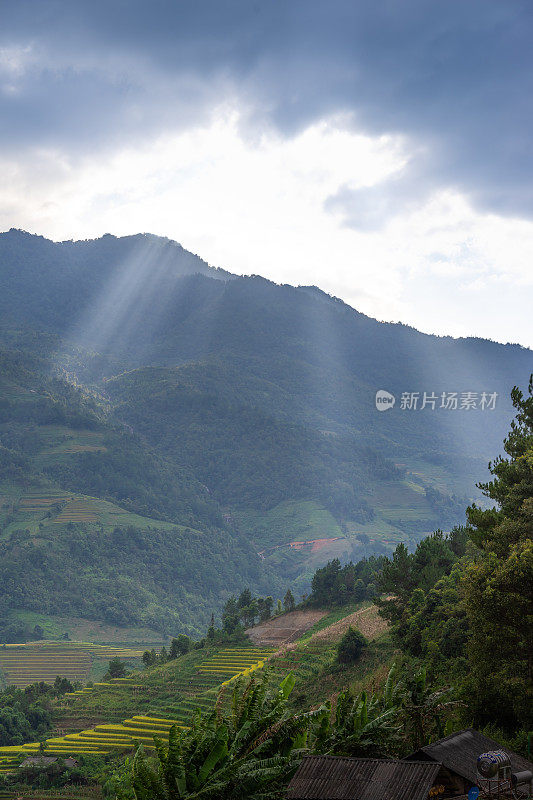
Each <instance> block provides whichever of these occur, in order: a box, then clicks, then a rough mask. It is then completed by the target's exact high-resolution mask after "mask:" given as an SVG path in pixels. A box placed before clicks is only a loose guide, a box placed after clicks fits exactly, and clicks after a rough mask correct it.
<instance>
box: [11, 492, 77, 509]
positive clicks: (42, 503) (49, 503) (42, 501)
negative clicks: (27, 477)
mask: <svg viewBox="0 0 533 800" xmlns="http://www.w3.org/2000/svg"><path fill="white" fill-rule="evenodd" d="M70 499H71V496H70V495H66V494H62V493H61V492H56V493H50V494H34V493H32V492H29V493H27V494H25V495H24V497H21V499H20V500H19V503H18V505H19V507H20V508H21V509H22V510H24V511H48V509H49V508H52V507H53V506H55V505H57V504H58V503H64V502H66V501H69V500H70Z"/></svg>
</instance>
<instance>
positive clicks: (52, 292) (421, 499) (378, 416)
mask: <svg viewBox="0 0 533 800" xmlns="http://www.w3.org/2000/svg"><path fill="white" fill-rule="evenodd" d="M0 288H1V292H0V310H1V326H0V346H1V352H0V358H1V365H2V372H1V377H0V387H1V406H0V445H1V450H0V456H1V463H0V478H1V481H2V483H1V484H0V495H1V497H2V508H1V514H0V520H1V526H2V532H1V539H0V545H1V547H2V568H3V570H4V578H5V580H4V581H3V585H2V589H3V591H4V600H3V601H2V602H3V603H4V606H3V608H4V609H5V610H6V611H8V613H9V615H11V616H9V620H10V622H9V625H11V624H12V623H13V624H15V625H16V624H18V622H17V620H19V619H20V618H21V617H20V614H21V613H22V612H24V611H29V610H31V611H32V613H33V611H34V610H35V609H36V608H40V609H41V610H43V612H44V613H46V614H50V615H54V614H63V615H67V614H69V613H70V614H74V615H77V616H80V617H83V616H84V615H86V616H87V617H88V618H101V619H104V620H106V621H109V622H111V621H112V622H116V623H119V622H120V623H122V624H130V623H131V624H144V625H149V626H151V627H154V626H155V627H156V628H158V629H159V630H161V631H168V630H170V629H172V630H173V631H175V632H178V629H179V630H187V631H191V632H193V631H198V630H200V629H201V628H202V626H203V625H205V623H206V622H207V620H208V618H209V616H210V613H211V612H212V611H219V610H220V609H221V607H222V605H223V603H224V602H225V600H226V599H227V596H228V593H229V589H228V587H229V586H231V589H232V590H241V589H242V588H243V587H244V586H246V585H251V586H253V587H254V588H255V589H256V590H260V591H262V592H264V593H272V592H278V593H282V592H284V591H285V590H286V588H287V586H288V585H289V584H290V585H291V587H292V589H293V590H294V592H295V593H296V594H298V593H301V592H307V591H308V590H309V587H310V581H311V577H312V575H313V573H314V571H315V570H316V568H317V567H321V566H323V565H324V564H325V563H326V562H327V561H328V560H330V559H332V558H338V559H339V560H340V561H341V562H345V561H347V560H350V559H352V560H355V561H356V560H358V559H360V558H362V557H364V556H370V555H372V554H375V555H385V554H387V553H389V554H390V553H391V552H392V551H393V550H394V548H395V547H396V546H397V545H398V544H399V543H401V542H405V543H406V544H407V545H408V547H409V548H411V549H412V548H414V547H415V546H416V544H417V542H418V541H419V540H420V539H421V538H422V537H423V536H425V535H427V534H428V533H430V532H431V531H433V530H435V529H436V528H442V529H445V530H449V529H450V528H451V527H452V526H453V525H454V524H458V523H462V522H464V509H465V508H466V506H467V505H468V503H470V502H472V500H474V499H476V498H477V499H478V500H479V498H480V494H479V492H478V490H477V489H476V488H475V482H476V480H479V479H480V478H481V479H483V478H484V476H485V475H487V472H486V463H487V460H488V458H490V457H491V455H492V454H493V453H494V452H495V451H496V450H497V448H498V446H499V442H500V441H501V439H502V438H503V436H504V434H505V431H506V430H507V429H508V425H509V421H510V419H511V415H512V407H511V404H510V400H509V395H510V391H511V388H512V386H513V385H515V384H520V383H522V384H523V382H524V381H525V380H526V379H527V377H528V375H529V374H530V372H531V371H532V370H533V356H532V353H531V351H529V350H527V349H525V348H522V347H519V346H517V345H505V346H504V345H499V344H496V343H493V342H488V341H483V340H475V339H465V340H454V339H451V338H446V337H445V338H439V337H435V336H426V335H423V334H420V333H418V332H417V331H415V330H413V329H411V328H408V327H406V326H404V325H395V324H388V323H387V324H386V323H380V322H377V321H376V320H372V319H370V318H368V317H365V316H364V315H362V314H360V313H358V312H357V311H356V310H354V309H352V308H350V307H349V306H347V305H346V304H344V303H343V302H341V301H339V300H336V299H334V298H331V297H329V296H328V295H326V294H324V293H323V292H321V291H320V290H318V289H316V288H314V287H297V288H296V287H291V286H286V285H282V286H278V285H276V284H274V283H271V282H269V281H267V280H264V279H262V278H259V277H257V276H252V277H236V276H232V275H230V274H229V273H227V272H225V271H223V270H217V269H214V268H212V267H210V266H209V265H207V264H206V263H205V262H203V261H202V260H201V259H200V258H198V257H197V256H193V255H192V254H190V253H187V251H185V250H183V248H181V247H180V246H179V245H177V244H176V243H174V242H171V241H169V240H166V239H160V238H158V237H154V236H149V235H138V236H130V237H124V238H123V239H117V238H115V237H113V236H108V235H106V236H104V237H102V239H98V240H91V241H80V242H63V243H54V242H50V241H48V240H46V239H43V238H42V237H39V236H32V235H30V234H27V233H24V232H22V231H16V230H11V231H9V232H8V233H5V234H0ZM379 389H384V390H387V391H389V392H392V393H394V395H395V396H396V403H395V405H394V407H393V408H392V409H390V410H389V411H387V412H385V413H380V412H379V411H377V410H376V405H375V395H376V391H378V390H379ZM404 393H407V394H412V393H414V394H415V395H417V396H418V400H417V407H416V408H407V407H405V403H402V401H401V397H402V395H403V394H404ZM424 393H426V395H428V396H433V397H434V398H435V399H434V400H433V404H432V403H431V402H429V403H426V407H425V408H424V409H422V408H421V405H422V404H423V401H422V397H423V395H424ZM443 393H444V395H445V396H446V397H447V396H448V395H449V394H450V393H457V397H458V398H459V405H458V407H457V408H455V409H454V407H453V405H452V406H451V407H449V408H444V407H441V405H442V402H441V397H442V394H443ZM483 393H485V396H486V397H488V396H492V395H494V397H495V398H496V402H495V403H493V406H492V407H491V406H489V407H485V405H484V404H483V403H482V401H481V398H482V396H483ZM465 395H468V396H472V397H474V398H475V400H474V402H473V404H472V403H471V404H470V405H468V403H466V404H465V405H464V407H463V408H461V398H462V397H463V396H465ZM121 552H122V553H123V555H124V558H123V560H122V561H121V558H120V553H121ZM22 564H25V565H27V567H26V568H25V570H24V571H23V570H22ZM59 572H60V573H61V575H62V578H61V580H62V581H63V583H62V584H61V586H62V587H63V588H62V591H61V592H60V593H58V592H57V591H56V589H57V584H55V579H56V577H55V576H56V575H57V573H59ZM7 587H9V588H7ZM32 592H33V597H32V596H31V595H32ZM59 594H61V595H62V596H61V598H59ZM56 595H57V597H56ZM66 597H68V598H70V599H69V600H66V599H65V598H66ZM110 597H112V598H114V599H113V601H111V600H110V599H108V598H110ZM193 617H194V619H193ZM6 624H7V622H6ZM11 630H13V629H11Z"/></svg>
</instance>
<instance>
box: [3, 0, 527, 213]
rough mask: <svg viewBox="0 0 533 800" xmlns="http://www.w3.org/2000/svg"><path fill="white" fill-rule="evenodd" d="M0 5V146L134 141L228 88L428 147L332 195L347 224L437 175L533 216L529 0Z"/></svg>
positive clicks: (253, 112)
mask: <svg viewBox="0 0 533 800" xmlns="http://www.w3.org/2000/svg"><path fill="white" fill-rule="evenodd" d="M0 16H1V19H0V45H1V46H3V47H4V48H7V50H6V52H5V53H4V56H3V58H2V59H1V60H0V76H1V77H0V87H3V89H2V90H1V91H0V143H1V144H2V145H3V148H4V151H6V152H9V150H14V149H17V150H20V148H21V147H22V146H31V145H39V146H54V147H59V148H63V149H66V150H67V151H69V152H86V151H87V149H88V148H104V147H105V146H106V145H113V146H114V145H115V144H116V142H117V141H118V142H120V141H123V140H126V142H127V143H128V144H129V143H131V142H132V141H133V140H134V139H135V138H136V137H143V136H146V135H149V134H152V133H153V132H154V131H164V130H169V129H175V128H178V127H180V126H181V127H184V126H187V125H190V124H191V123H192V122H194V121H197V120H201V119H202V118H204V117H205V115H207V114H208V113H209V111H210V109H211V108H212V107H213V105H214V104H216V103H220V102H223V101H224V100H225V99H228V98H230V99H238V101H239V102H240V103H242V104H243V106H244V107H245V108H246V109H247V112H248V120H247V122H248V124H249V125H251V126H262V125H274V126H276V127H277V128H278V129H279V130H280V131H281V132H282V133H283V134H285V135H291V134H293V133H295V132H297V131H298V130H299V129H301V127H302V126H304V125H306V124H308V123H309V122H311V121H312V120H314V119H316V118H319V117H321V116H324V115H326V114H331V113H335V112H341V111H342V112H352V113H353V115H354V116H353V119H354V125H355V126H356V127H357V129H358V130H363V131H366V132H369V133H371V134H384V133H399V134H404V135H405V136H406V137H408V139H409V141H410V142H411V146H412V148H413V150H414V152H423V154H424V155H423V157H419V158H418V160H417V158H416V157H415V158H414V160H413V163H412V164H411V165H410V166H409V167H408V168H407V170H406V172H405V174H404V175H403V176H402V177H401V178H400V179H398V180H396V181H395V182H392V183H389V184H388V185H387V184H384V185H383V186H382V187H380V188H378V189H375V190H372V193H371V194H370V195H369V194H366V195H365V194H364V193H361V192H359V193H353V192H351V191H350V189H349V188H348V187H344V189H343V190H342V191H341V192H340V193H339V194H338V195H337V196H336V197H335V198H333V199H331V201H330V204H331V205H332V207H335V208H337V209H339V208H340V209H341V210H343V213H345V215H346V219H347V221H348V222H350V223H351V224H362V225H363V226H366V227H368V226H370V227H372V226H375V224H376V220H377V217H378V216H381V217H383V216H387V215H390V214H394V213H395V210H397V209H398V208H400V207H401V204H402V202H404V200H405V201H406V202H412V201H413V200H414V198H416V196H417V193H418V194H419V195H423V194H427V193H428V192H430V191H431V189H432V188H433V187H438V186H453V187H457V188H459V189H460V190H462V191H464V192H466V193H468V194H469V196H470V197H471V198H472V200H473V202H474V203H475V204H476V205H477V206H478V207H480V208H484V209H491V210H494V211H496V212H498V213H503V214H511V215H518V216H528V217H530V216H532V215H533V182H532V181H531V172H532V169H531V167H532V159H533V156H532V153H533V147H532V141H531V140H532V136H533V134H532V131H533V111H532V104H531V97H532V96H533V92H532V90H533V69H532V67H533V50H532V47H531V40H532V33H533V4H532V3H531V2H530V0H505V2H502V0H444V1H442V2H439V1H438V0H437V1H436V0H402V2H398V0H381V1H380V2H376V1H375V0H372V1H371V0H328V2H326V1H325V0H298V1H297V2H296V1H293V0H260V2H253V0H241V1H240V2H228V0H213V2H208V1H207V0H189V1H187V2H183V1H176V0H167V1H166V2H161V1H159V2H157V1H156V2H145V0H142V2H139V1H138V0H127V1H126V0H124V1H122V2H119V0H107V1H106V2H100V1H99V0H87V2H77V1H76V0H68V1H67V0H64V1H63V2H54V0H33V2H29V1H28V0H26V1H25V0H12V2H5V1H4V2H0ZM24 48H29V49H28V50H26V51H25V50H24ZM2 65H3V66H2ZM379 209H381V210H379ZM358 219H359V221H360V222H359V223H358V221H357V220H358Z"/></svg>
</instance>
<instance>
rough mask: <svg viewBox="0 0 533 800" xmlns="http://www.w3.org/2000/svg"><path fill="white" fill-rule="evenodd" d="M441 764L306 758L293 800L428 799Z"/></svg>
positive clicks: (292, 792) (290, 792)
mask: <svg viewBox="0 0 533 800" xmlns="http://www.w3.org/2000/svg"><path fill="white" fill-rule="evenodd" d="M439 769H440V765H439V764H434V763H432V762H428V761H423V762H417V761H393V760H386V759H379V758H341V757H337V756H306V757H305V758H304V759H303V761H302V763H301V765H300V767H299V769H298V771H297V773H296V775H295V776H294V778H293V779H292V781H291V782H290V784H289V788H288V793H287V797H288V798H289V799H290V800H425V798H427V796H428V792H429V790H430V788H431V787H432V785H433V783H434V781H435V778H436V776H437V773H438V771H439Z"/></svg>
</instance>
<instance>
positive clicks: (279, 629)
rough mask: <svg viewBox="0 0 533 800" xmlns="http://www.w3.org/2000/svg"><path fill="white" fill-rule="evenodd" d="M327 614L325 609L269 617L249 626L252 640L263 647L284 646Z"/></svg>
mask: <svg viewBox="0 0 533 800" xmlns="http://www.w3.org/2000/svg"><path fill="white" fill-rule="evenodd" d="M325 616H326V612H325V611H313V610H311V609H309V610H306V611H290V612H289V613H288V614H283V615H282V616H281V617H278V618H277V619H269V620H268V621H267V622H262V623H261V625H256V626H255V627H254V628H248V630H247V631H246V633H247V634H248V636H249V637H250V639H251V640H252V642H253V643H254V644H256V645H259V646H261V647H282V646H284V645H287V644H289V643H290V642H293V641H294V640H295V639H298V638H299V637H300V636H302V635H303V634H304V633H305V632H306V631H308V630H309V628H312V627H313V625H314V624H315V623H316V622H318V621H319V620H320V619H322V617H325Z"/></svg>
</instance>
